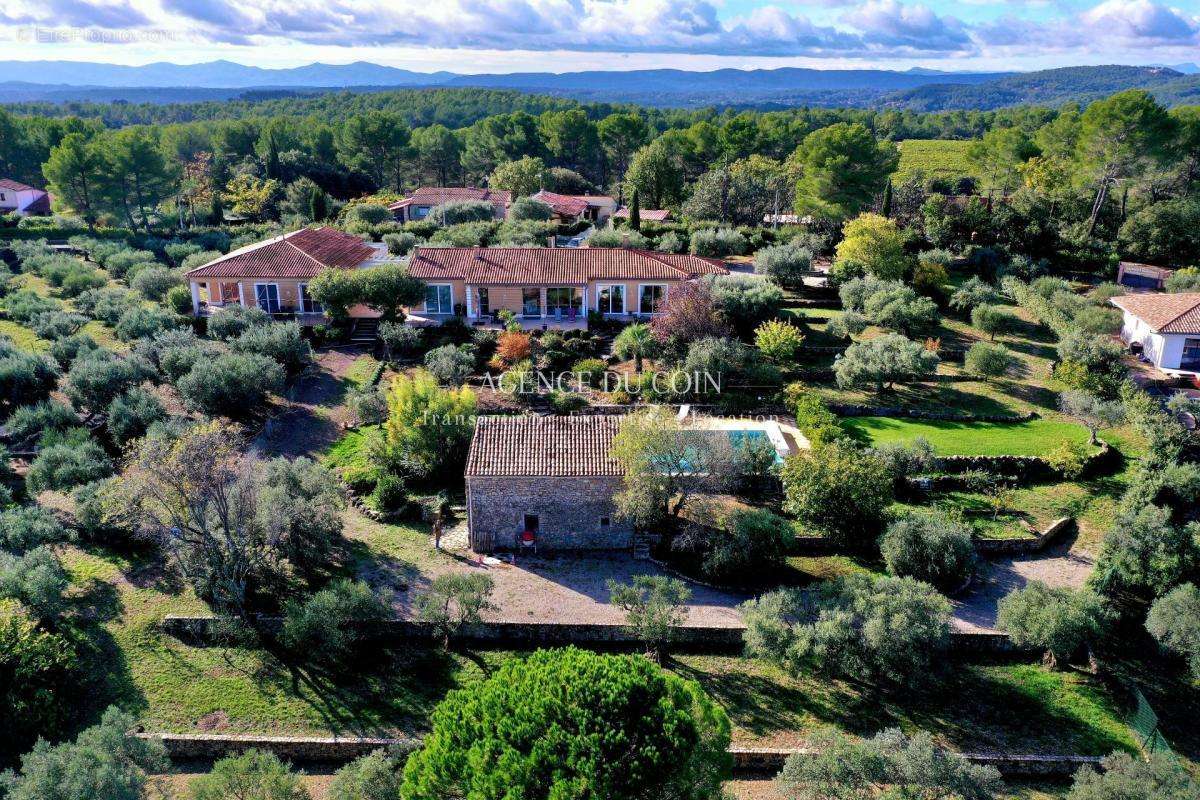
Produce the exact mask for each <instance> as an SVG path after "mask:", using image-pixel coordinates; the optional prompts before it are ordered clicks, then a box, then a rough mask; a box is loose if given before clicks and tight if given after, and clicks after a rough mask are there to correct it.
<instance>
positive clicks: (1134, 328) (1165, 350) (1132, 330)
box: [1109, 292, 1200, 372]
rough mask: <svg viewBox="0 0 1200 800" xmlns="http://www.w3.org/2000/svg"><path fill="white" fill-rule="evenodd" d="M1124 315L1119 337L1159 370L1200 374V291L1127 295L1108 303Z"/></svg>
mask: <svg viewBox="0 0 1200 800" xmlns="http://www.w3.org/2000/svg"><path fill="white" fill-rule="evenodd" d="M1109 302H1111V303H1112V304H1113V305H1114V306H1116V307H1117V308H1119V309H1121V310H1122V311H1123V312H1125V319H1124V322H1123V323H1122V325H1121V338H1122V339H1123V340H1125V342H1127V343H1128V344H1130V345H1138V346H1140V347H1141V350H1142V353H1143V355H1145V357H1146V358H1147V359H1148V360H1149V361H1150V362H1151V363H1152V364H1154V366H1156V367H1158V368H1159V369H1162V370H1174V371H1182V372H1200V292H1187V293H1181V294H1130V295H1123V296H1121V297H1114V298H1112V300H1110V301H1109Z"/></svg>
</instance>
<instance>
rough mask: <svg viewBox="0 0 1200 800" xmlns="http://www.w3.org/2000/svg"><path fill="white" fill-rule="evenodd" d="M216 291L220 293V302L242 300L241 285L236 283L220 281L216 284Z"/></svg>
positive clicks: (238, 301) (237, 301)
mask: <svg viewBox="0 0 1200 800" xmlns="http://www.w3.org/2000/svg"><path fill="white" fill-rule="evenodd" d="M217 293H218V294H219V295H220V302H222V303H240V302H241V301H242V290H241V286H240V285H239V284H237V283H226V282H224V281H222V282H221V283H220V284H218V287H217Z"/></svg>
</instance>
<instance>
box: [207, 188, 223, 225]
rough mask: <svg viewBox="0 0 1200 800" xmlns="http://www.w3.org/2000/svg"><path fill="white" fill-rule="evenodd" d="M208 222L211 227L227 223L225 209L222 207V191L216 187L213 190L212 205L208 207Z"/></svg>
mask: <svg viewBox="0 0 1200 800" xmlns="http://www.w3.org/2000/svg"><path fill="white" fill-rule="evenodd" d="M208 222H209V224H210V225H221V224H223V223H224V222H225V208H224V207H223V206H222V205H221V190H220V189H218V188H217V187H216V186H214V187H213V190H212V205H210V206H209V207H208Z"/></svg>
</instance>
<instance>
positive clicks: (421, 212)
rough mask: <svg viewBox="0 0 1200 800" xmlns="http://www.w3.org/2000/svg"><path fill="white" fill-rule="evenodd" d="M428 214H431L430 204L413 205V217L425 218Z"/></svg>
mask: <svg viewBox="0 0 1200 800" xmlns="http://www.w3.org/2000/svg"><path fill="white" fill-rule="evenodd" d="M428 216H429V206H413V207H412V218H413V219H425V218H426V217H428Z"/></svg>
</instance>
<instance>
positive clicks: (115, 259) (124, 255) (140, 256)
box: [101, 250, 158, 278]
mask: <svg viewBox="0 0 1200 800" xmlns="http://www.w3.org/2000/svg"><path fill="white" fill-rule="evenodd" d="M157 263H158V261H157V260H156V259H155V258H154V253H151V252H150V251H149V250H122V251H120V252H117V253H113V254H112V255H109V256H107V257H106V258H105V259H104V260H103V261H102V262H101V264H102V265H103V266H104V268H105V269H106V270H108V273H109V274H110V275H112V276H113V277H114V278H124V277H125V276H126V274H127V273H128V272H130V270H134V271H136V270H135V269H134V267H135V265H137V264H157Z"/></svg>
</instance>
